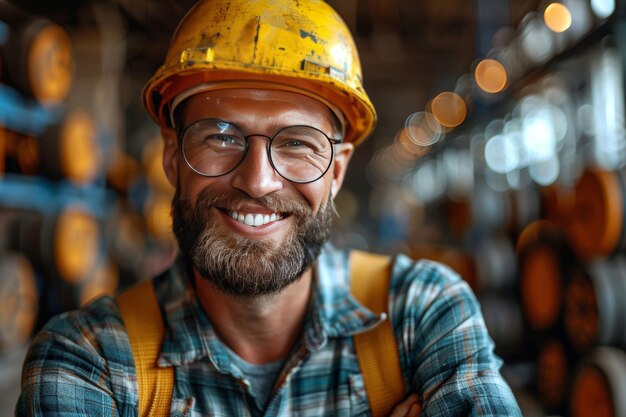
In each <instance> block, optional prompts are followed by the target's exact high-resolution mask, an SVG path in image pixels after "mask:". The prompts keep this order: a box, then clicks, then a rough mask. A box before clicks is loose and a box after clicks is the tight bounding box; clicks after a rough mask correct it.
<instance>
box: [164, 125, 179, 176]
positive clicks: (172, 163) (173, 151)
mask: <svg viewBox="0 0 626 417" xmlns="http://www.w3.org/2000/svg"><path fill="white" fill-rule="evenodd" d="M161 137H162V138H163V145H164V146H163V170H164V171H165V175H166V176H167V179H168V180H169V182H170V184H172V187H174V188H175V187H176V182H177V181H176V180H177V178H178V139H177V135H176V131H175V130H174V129H172V128H169V127H162V128H161Z"/></svg>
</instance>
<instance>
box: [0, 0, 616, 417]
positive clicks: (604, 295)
mask: <svg viewBox="0 0 626 417" xmlns="http://www.w3.org/2000/svg"><path fill="white" fill-rule="evenodd" d="M193 3H194V2H193V1H192V0H58V1H53V2H51V1H37V0H14V1H12V2H8V1H7V0H0V61H1V66H0V416H9V415H12V414H13V407H14V405H15V401H16V399H17V395H18V393H19V373H20V365H21V361H22V360H23V357H24V354H25V350H26V348H27V345H28V342H29V340H30V338H31V336H32V334H33V332H36V331H37V329H38V328H40V327H41V326H42V325H43V324H44V323H45V322H46V321H47V320H48V319H49V318H50V317H51V316H52V315H55V314H58V313H60V312H62V311H65V310H68V309H74V308H77V307H79V306H80V305H82V304H84V303H87V302H89V300H91V299H93V298H94V297H97V296H99V295H101V294H107V293H114V292H115V291H116V290H117V289H120V288H124V287H126V286H128V285H130V284H132V283H134V282H137V281H139V280H142V279H146V278H149V277H151V276H152V275H154V274H155V273H158V272H159V271H161V270H162V269H164V268H166V267H167V266H168V265H169V264H170V262H171V261H172V259H173V258H174V257H175V256H176V244H175V242H174V240H173V237H172V234H171V232H170V218H169V204H170V198H171V196H172V194H173V190H172V188H171V187H170V185H169V183H168V182H167V180H166V179H165V177H164V175H163V173H162V169H161V156H160V153H161V146H162V145H161V139H160V137H159V131H158V129H157V126H156V125H155V124H154V123H153V122H152V121H151V120H150V119H149V117H148V116H147V114H146V113H145V111H144V110H143V107H142V104H141V101H140V97H141V90H142V87H143V85H144V83H145V82H146V81H147V79H148V78H149V77H150V76H151V74H152V73H153V72H154V71H155V69H156V68H157V67H158V65H159V64H160V63H161V62H162V60H163V57H164V54H165V50H166V48H167V44H168V41H169V38H170V36H171V34H172V32H173V30H174V29H175V25H176V23H177V21H178V20H179V19H180V17H182V16H183V15H184V13H185V12H186V11H187V10H188V9H189V8H190V7H191V6H192V5H193ZM329 3H331V4H332V5H333V6H334V7H335V8H336V9H337V10H338V11H339V12H340V14H341V15H342V16H343V17H344V19H345V20H346V22H347V23H348V25H349V26H350V28H351V29H352V31H353V33H354V35H355V38H356V42H357V45H358V47H359V50H360V53H361V61H362V66H363V72H364V77H365V87H366V90H367V91H368V93H369V94H370V96H371V98H372V100H373V102H374V104H375V106H376V108H377V110H378V114H379V122H378V126H377V129H376V131H375V133H374V135H373V136H372V137H371V138H370V139H369V140H367V141H366V142H365V143H364V144H363V145H361V146H360V147H359V148H358V149H357V152H356V154H355V157H354V158H353V162H352V165H351V169H350V170H349V172H348V177H347V178H346V183H345V185H344V189H343V190H342V191H341V193H340V194H339V195H338V196H337V200H336V203H337V206H338V211H339V213H340V217H339V219H338V220H337V221H336V225H337V228H336V231H335V234H334V236H333V241H334V242H335V244H336V245H338V246H340V247H354V248H362V249H369V250H375V251H379V252H383V253H389V254H392V253H396V252H398V251H402V252H405V253H407V254H409V255H410V256H412V257H414V258H416V259H417V258H429V259H435V260H439V261H442V262H445V263H447V264H448V265H450V266H451V267H452V268H454V269H455V270H456V271H458V272H459V273H460V274H462V276H463V277H464V278H465V279H466V280H467V281H468V282H469V283H470V285H471V286H472V287H473V289H474V290H475V292H476V294H477V295H478V297H479V299H480V301H481V305H482V308H483V312H484V315H485V320H486V322H487V326H488V328H489V329H490V333H491V335H492V337H493V339H494V340H495V342H496V351H497V353H498V354H499V355H500V356H501V357H502V358H503V360H504V366H503V368H502V372H503V375H504V376H505V378H506V379H507V380H508V382H509V383H510V385H511V387H512V388H513V390H514V392H515V394H516V396H517V398H518V400H519V402H520V405H521V407H522V409H523V412H524V415H525V416H546V415H560V416H570V415H571V416H617V417H624V416H626V352H625V349H626V257H625V253H626V167H625V164H626V131H625V116H626V113H625V111H626V109H625V103H624V93H625V89H624V87H625V86H624V69H625V65H626V21H625V19H624V17H625V16H626V8H625V7H624V6H625V4H624V3H626V2H624V1H623V0H558V1H557V0H545V1H540V0H508V1H507V0H437V1H429V0H359V1H357V0H333V1H329Z"/></svg>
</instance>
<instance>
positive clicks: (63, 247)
mask: <svg viewBox="0 0 626 417" xmlns="http://www.w3.org/2000/svg"><path fill="white" fill-rule="evenodd" d="M90 31H94V29H93V28H88V29H80V28H75V27H71V29H68V27H67V26H64V25H62V24H59V23H56V22H54V21H52V20H50V19H49V18H46V17H42V16H38V15H33V14H27V13H25V12H23V11H21V10H20V9H18V8H16V7H15V6H11V5H10V3H7V2H3V1H0V61H1V63H0V271H1V276H0V362H1V360H2V357H3V352H4V351H8V350H10V349H12V348H15V347H20V346H23V345H24V344H25V343H26V342H27V341H28V339H29V337H30V336H31V335H32V333H33V332H34V331H36V330H37V329H38V328H39V327H40V326H41V325H43V324H44V323H45V322H46V321H47V320H48V319H49V318H50V317H51V316H53V315H55V314H57V313H60V312H62V311H66V310H70V309H75V308H77V307H79V306H81V305H84V304H86V303H88V302H90V301H91V300H93V299H95V298H97V297H99V296H101V295H105V294H113V293H114V292H115V291H116V290H117V289H118V288H119V287H121V286H125V285H130V284H132V283H134V282H136V281H138V280H141V279H144V278H146V277H148V276H150V275H152V274H154V273H155V272H157V271H159V270H162V269H163V268H165V266H167V264H168V263H169V262H171V260H172V257H173V254H174V252H175V246H176V245H175V242H174V239H173V237H172V235H171V231H170V222H171V220H170V219H169V204H170V199H171V196H172V194H173V190H172V187H171V186H170V185H169V183H168V182H167V180H166V179H164V177H163V174H162V169H161V168H160V166H161V153H162V148H160V147H159V146H162V145H161V142H162V141H161V139H160V138H159V136H158V135H157V134H155V132H152V133H150V134H149V135H144V136H149V137H150V140H148V139H146V140H144V141H143V142H144V143H145V145H144V143H142V144H141V146H139V147H137V148H136V149H135V150H133V151H132V152H131V151H129V150H127V149H129V148H132V147H131V146H127V143H126V141H125V139H124V138H123V137H121V138H120V137H116V136H115V135H114V134H112V133H111V129H110V124H108V123H106V122H107V121H106V120H104V119H105V113H107V115H108V116H111V114H110V112H109V109H105V110H103V109H102V108H101V107H98V106H99V105H100V104H101V103H100V102H99V101H98V100H96V99H95V98H94V97H92V94H95V92H93V91H92V90H95V88H92V86H94V85H97V84H98V82H99V77H102V74H101V73H100V71H102V69H101V66H99V65H97V64H95V65H94V60H93V59H89V58H86V57H85V56H81V54H83V55H84V54H85V53H89V54H92V55H98V54H102V53H103V52H102V50H103V49H104V48H103V47H101V46H100V45H99V44H98V42H102V40H101V39H102V38H105V36H101V35H98V34H96V35H94V36H92V35H91V34H90V33H91V32H90ZM75 32H77V33H79V35H78V34H77V33H75ZM94 43H95V44H94ZM85 51H87V52H85ZM102 59H103V60H104V59H105V57H102ZM111 96H114V94H111ZM111 107H112V108H117V109H119V111H120V112H121V111H123V106H122V105H121V103H117V104H116V103H114V105H113V106H111ZM120 118H121V116H120ZM159 174H160V175H161V176H159Z"/></svg>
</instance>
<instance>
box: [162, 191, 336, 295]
mask: <svg viewBox="0 0 626 417" xmlns="http://www.w3.org/2000/svg"><path fill="white" fill-rule="evenodd" d="M247 203H254V204H256V205H258V204H260V205H262V206H263V207H266V208H268V209H270V210H272V211H274V212H276V213H288V214H289V216H290V217H292V218H293V220H294V222H293V224H294V227H293V230H291V231H290V232H289V235H288V237H287V238H286V239H285V240H284V241H283V242H282V243H276V242H274V241H269V240H255V239H248V238H245V237H243V236H240V235H238V234H236V233H235V232H229V231H227V230H225V227H224V226H223V225H220V224H219V223H220V222H219V221H217V219H215V218H214V216H211V211H212V210H210V209H211V208H212V207H227V208H228V210H235V211H238V209H239V208H241V207H243V206H245V205H246V204H247ZM219 210H221V209H219ZM334 213H335V209H334V206H333V202H332V199H331V198H330V196H329V199H328V200H327V202H326V203H325V204H323V205H322V206H321V207H320V209H319V210H318V212H317V213H313V210H312V209H311V207H310V206H309V205H308V204H307V202H306V201H304V199H294V198H285V197H279V196H275V195H271V194H270V195H267V196H264V197H261V198H257V199H253V198H251V197H249V196H248V195H247V194H245V193H244V192H242V191H238V190H234V191H232V192H228V193H222V194H219V195H214V196H211V197H209V196H208V192H207V189H205V190H203V191H202V192H201V193H200V194H199V196H198V199H197V200H196V205H195V207H194V206H193V205H192V203H191V202H190V201H189V200H188V199H184V198H182V197H181V192H180V186H177V187H176V193H175V194H174V198H173V199H172V220H173V230H174V234H175V235H176V239H177V241H178V245H179V247H180V251H181V254H182V256H183V258H184V259H185V260H186V261H187V262H188V263H189V264H191V265H192V266H193V267H194V268H195V270H196V271H197V272H198V273H199V274H200V276H201V277H202V278H203V279H205V280H206V281H208V282H209V283H211V284H212V285H213V287H214V288H215V289H216V290H218V291H219V292H221V293H223V294H228V295H231V296H235V297H241V298H244V297H246V298H250V297H253V298H256V297H260V296H263V295H271V294H276V293H279V292H280V291H282V290H283V289H284V288H286V287H287V286H288V285H290V284H292V283H293V282H295V281H297V280H298V279H299V278H300V277H301V276H302V274H303V273H304V271H306V270H307V269H308V268H310V267H311V266H312V265H313V263H314V262H315V260H316V259H317V257H318V256H319V254H320V251H321V248H322V246H323V245H324V243H325V242H326V241H327V240H328V239H329V238H330V233H331V227H332V221H333V214H334Z"/></svg>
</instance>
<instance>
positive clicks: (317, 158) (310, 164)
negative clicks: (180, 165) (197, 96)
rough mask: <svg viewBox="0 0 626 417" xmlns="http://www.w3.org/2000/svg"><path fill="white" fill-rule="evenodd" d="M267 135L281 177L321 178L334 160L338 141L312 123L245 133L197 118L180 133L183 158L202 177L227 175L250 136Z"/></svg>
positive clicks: (302, 181)
mask: <svg viewBox="0 0 626 417" xmlns="http://www.w3.org/2000/svg"><path fill="white" fill-rule="evenodd" d="M253 136H259V137H264V138H267V139H269V146H268V147H267V155H268V158H269V161H270V164H271V165H272V167H273V168H274V169H275V170H276V172H277V173H278V174H279V175H280V176H281V177H283V178H285V179H287V180H289V181H292V182H296V183H300V184H306V183H310V182H313V181H317V180H318V179H320V178H321V177H322V176H323V175H324V174H325V173H326V171H328V168H330V164H331V162H332V160H333V153H334V150H333V145H336V144H338V143H341V140H339V139H331V138H329V137H328V136H326V134H325V133H324V132H322V131H321V130H319V129H316V128H314V127H312V126H288V127H284V128H282V129H280V130H279V131H278V133H276V134H275V135H274V136H266V135H256V134H255V135H248V136H246V135H244V134H243V133H242V132H241V129H239V128H238V127H237V126H236V125H235V124H233V123H230V122H226V121H224V120H220V119H203V120H199V121H197V122H195V123H193V124H191V125H189V126H188V127H187V128H185V129H184V130H183V131H182V132H181V133H180V138H181V140H180V143H181V148H182V153H183V158H184V159H185V162H187V165H189V167H190V168H191V169H192V170H194V171H195V172H197V173H198V174H200V175H202V176H205V177H219V176H222V175H226V174H228V173H229V172H231V171H233V170H234V169H235V168H237V167H238V166H239V164H240V163H241V162H242V161H243V160H244V158H245V157H246V153H247V152H248V148H249V145H248V141H249V138H250V137H253Z"/></svg>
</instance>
